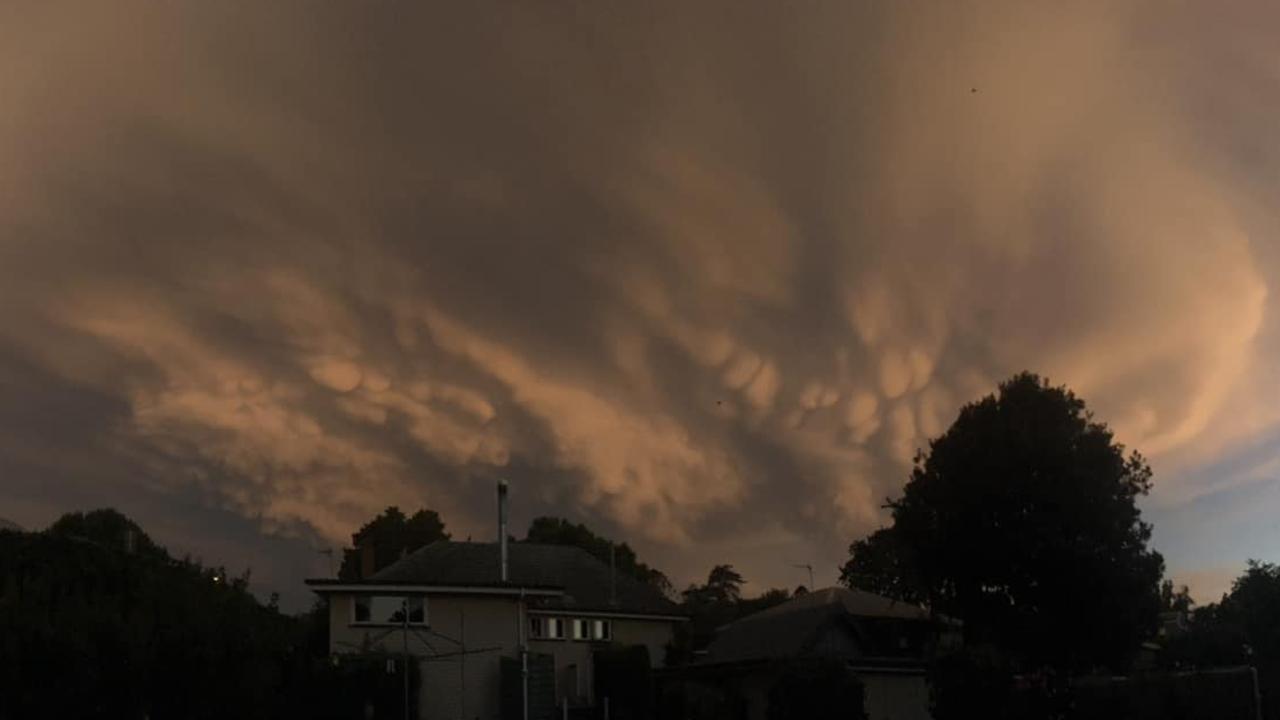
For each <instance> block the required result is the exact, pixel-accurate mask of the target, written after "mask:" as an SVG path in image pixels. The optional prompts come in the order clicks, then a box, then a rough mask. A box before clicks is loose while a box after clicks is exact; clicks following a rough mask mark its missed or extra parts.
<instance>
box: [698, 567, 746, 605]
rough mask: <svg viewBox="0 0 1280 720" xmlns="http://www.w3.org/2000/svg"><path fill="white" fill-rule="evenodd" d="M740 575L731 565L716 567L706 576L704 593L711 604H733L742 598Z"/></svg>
mask: <svg viewBox="0 0 1280 720" xmlns="http://www.w3.org/2000/svg"><path fill="white" fill-rule="evenodd" d="M744 582H746V581H745V580H743V579H742V575H740V574H739V573H738V571H737V570H734V569H733V566H732V565H716V566H715V567H713V568H711V572H710V573H708V574H707V584H706V585H704V586H703V590H704V592H706V594H707V596H708V597H709V598H710V599H711V600H712V601H713V602H722V603H735V602H738V600H740V599H741V598H742V583H744Z"/></svg>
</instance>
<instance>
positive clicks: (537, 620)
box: [529, 615, 564, 640]
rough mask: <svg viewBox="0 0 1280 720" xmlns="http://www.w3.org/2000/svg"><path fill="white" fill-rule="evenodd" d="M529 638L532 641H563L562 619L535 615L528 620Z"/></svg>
mask: <svg viewBox="0 0 1280 720" xmlns="http://www.w3.org/2000/svg"><path fill="white" fill-rule="evenodd" d="M529 637H531V638H533V639H534V640H563V639H564V619H563V618H558V617H538V616H536V615H535V616H533V617H531V618H529Z"/></svg>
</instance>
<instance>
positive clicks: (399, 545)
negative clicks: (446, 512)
mask: <svg viewBox="0 0 1280 720" xmlns="http://www.w3.org/2000/svg"><path fill="white" fill-rule="evenodd" d="M448 539H449V533H447V532H445V530H444V521H442V520H441V519H440V515H439V514H437V513H436V511H435V510H426V509H423V510H419V511H417V512H416V513H414V514H413V515H412V516H410V517H405V514H404V513H402V512H400V508H398V507H395V506H394V505H393V506H391V507H389V508H387V509H386V510H385V511H383V512H382V513H381V514H379V515H378V516H377V517H375V518H373V519H372V520H370V521H369V522H367V523H365V524H364V526H362V527H361V528H360V530H359V531H358V532H356V533H355V534H354V535H352V536H351V544H352V545H353V547H352V548H349V549H347V550H344V551H343V553H342V567H341V568H339V570H338V577H339V578H341V579H343V580H356V579H359V577H360V569H361V568H360V563H361V558H360V552H361V548H362V547H363V546H365V545H366V544H370V543H371V544H372V546H373V563H374V572H377V571H379V570H381V569H383V568H385V567H387V566H388V565H390V564H392V563H394V562H395V561H397V560H399V559H400V558H401V557H404V555H405V554H406V553H410V552H413V551H414V550H417V549H418V548H420V547H422V546H424V545H430V544H431V543H433V542H436V541H438V540H448Z"/></svg>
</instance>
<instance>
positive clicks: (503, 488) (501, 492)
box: [498, 479, 507, 583]
mask: <svg viewBox="0 0 1280 720" xmlns="http://www.w3.org/2000/svg"><path fill="white" fill-rule="evenodd" d="M498 553H499V555H500V556H501V560H502V582H504V583H505V582H506V581H507V481H506V480H505V479H503V480H499V481H498Z"/></svg>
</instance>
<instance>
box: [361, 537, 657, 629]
mask: <svg viewBox="0 0 1280 720" xmlns="http://www.w3.org/2000/svg"><path fill="white" fill-rule="evenodd" d="M507 547H508V559H507V568H508V575H507V577H508V582H507V583H506V586H511V587H537V588H560V589H562V590H563V594H561V595H558V596H555V597H539V598H537V599H535V600H533V603H534V604H535V607H536V608H539V609H565V610H569V609H573V610H580V611H594V612H608V613H634V614H642V615H671V616H676V615H680V614H681V613H680V610H679V608H678V607H677V606H676V604H675V603H673V602H671V600H669V599H667V598H666V596H664V595H663V594H662V593H661V592H660V591H658V590H657V589H656V588H653V587H651V586H649V585H647V584H645V583H642V582H640V581H639V580H636V579H635V578H633V577H631V576H629V575H626V574H624V573H621V572H614V571H611V569H610V568H609V565H608V564H606V563H604V562H601V561H600V560H599V559H597V558H596V557H595V556H593V555H591V554H590V553H588V552H587V551H585V550H583V549H581V548H578V547H573V546H568V545H541V544H536V543H521V542H517V543H511V544H509V545H508V546H507ZM499 553H500V550H499V546H498V544H497V543H471V542H448V541H442V542H435V543H432V544H430V545H427V546H425V547H422V548H419V549H418V550H417V551H415V552H412V553H410V554H409V555H407V556H405V557H403V558H401V559H400V560H399V561H397V562H395V563H393V564H392V565H389V566H387V567H386V568H383V569H382V570H380V571H378V572H376V573H374V574H373V575H372V576H371V577H369V578H368V579H367V580H366V581H365V582H366V583H368V584H372V585H406V584H420V585H449V586H473V587H495V586H496V587H501V586H503V583H501V582H500V580H499V578H500V576H501V569H500V555H499Z"/></svg>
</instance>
